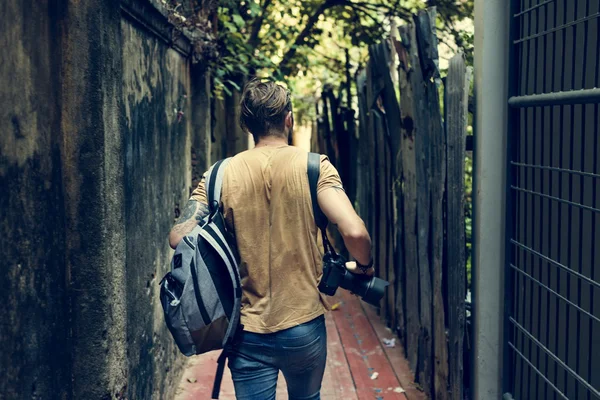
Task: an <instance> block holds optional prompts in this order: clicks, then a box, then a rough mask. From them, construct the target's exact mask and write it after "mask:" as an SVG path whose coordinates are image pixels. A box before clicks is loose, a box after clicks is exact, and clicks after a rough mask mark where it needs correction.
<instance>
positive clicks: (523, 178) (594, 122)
mask: <svg viewBox="0 0 600 400" xmlns="http://www.w3.org/2000/svg"><path fill="white" fill-rule="evenodd" d="M599 22H600V0H514V1H512V12H511V24H512V27H511V32H512V33H511V35H512V41H511V47H512V48H511V72H510V75H511V77H510V81H511V85H512V87H511V88H510V95H511V98H510V100H509V104H510V106H511V111H510V120H509V132H508V135H509V136H508V137H509V139H508V144H509V160H508V162H509V165H508V168H509V169H508V171H509V173H508V186H509V187H508V188H507V192H508V202H507V204H508V206H507V215H508V218H507V228H508V229H507V235H508V238H507V240H508V244H507V263H508V265H507V272H506V279H507V293H506V299H507V302H506V330H505V333H506V340H507V351H506V359H505V373H504V377H505V382H504V384H505V392H507V394H508V396H507V397H510V396H512V397H514V398H515V399H577V400H579V399H584V400H591V399H598V400H600V139H599V136H600V131H599V126H600V112H599V111H600V110H599V102H600V89H595V88H598V87H600V82H599V76H600V62H599V57H600V51H599V49H598V48H599V46H600V25H599Z"/></svg>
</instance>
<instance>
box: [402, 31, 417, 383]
mask: <svg viewBox="0 0 600 400" xmlns="http://www.w3.org/2000/svg"><path fill="white" fill-rule="evenodd" d="M399 30H400V35H401V38H402V44H401V46H400V47H399V51H400V52H399V54H398V57H399V58H400V70H399V81H400V112H401V117H402V137H401V143H402V145H401V148H402V150H401V152H402V184H403V190H402V196H403V208H402V210H403V214H404V215H403V216H404V221H403V226H404V229H403V234H404V262H405V275H404V276H403V278H404V279H405V280H404V281H402V282H401V283H400V285H399V286H400V288H401V289H400V290H401V292H404V299H405V310H406V314H405V330H404V331H400V337H401V338H402V340H403V344H404V348H405V349H406V357H407V358H408V362H409V365H410V368H411V370H413V371H416V369H417V361H418V350H419V332H420V331H421V324H420V316H419V284H418V283H419V264H418V251H417V230H416V228H417V172H416V159H415V129H414V128H415V123H414V120H415V116H416V113H415V109H414V108H415V104H414V97H413V91H412V86H411V84H410V80H411V75H412V74H413V73H414V72H413V71H412V70H411V69H410V61H409V60H410V56H409V52H408V49H409V48H410V38H411V34H410V27H409V26H407V25H404V26H401V27H400V29H399Z"/></svg>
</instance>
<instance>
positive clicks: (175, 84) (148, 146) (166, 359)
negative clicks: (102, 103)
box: [121, 19, 191, 399]
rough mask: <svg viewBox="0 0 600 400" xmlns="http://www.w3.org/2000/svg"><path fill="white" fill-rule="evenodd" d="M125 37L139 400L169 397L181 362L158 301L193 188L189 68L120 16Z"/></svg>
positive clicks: (133, 341)
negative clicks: (178, 221)
mask: <svg viewBox="0 0 600 400" xmlns="http://www.w3.org/2000/svg"><path fill="white" fill-rule="evenodd" d="M121 32H122V40H123V99H124V106H125V118H126V128H125V134H124V137H125V221H126V224H125V225H126V234H127V244H126V254H127V272H126V279H125V282H126V288H127V292H126V296H127V308H128V310H135V312H134V313H129V314H128V318H127V343H128V350H129V351H128V359H129V376H130V378H129V387H128V393H129V395H130V396H129V398H135V399H149V398H151V397H152V395H153V394H154V395H155V396H154V397H155V398H169V397H170V396H167V395H166V393H164V391H168V390H169V388H170V389H173V388H175V387H177V385H176V383H177V382H174V381H173V379H174V378H176V377H177V376H178V374H177V373H176V372H177V371H178V370H179V368H180V366H181V358H180V357H179V356H178V353H179V351H178V350H177V349H176V347H175V345H174V342H173V340H172V339H171V336H170V334H169V332H168V331H167V327H166V325H165V323H164V318H163V315H162V308H161V307H160V304H159V303H158V302H156V301H155V300H156V299H157V296H158V294H159V290H158V289H159V288H158V282H159V281H160V279H161V278H162V276H163V275H164V274H165V273H166V272H167V268H168V267H169V262H170V256H171V253H172V252H171V249H170V248H169V245H168V243H167V240H166V237H167V234H168V232H169V230H170V229H171V226H172V225H173V221H174V218H175V216H176V213H177V212H178V210H179V209H180V208H182V207H183V206H184V204H185V201H186V200H187V197H188V196H189V191H190V185H191V169H190V166H191V158H190V156H191V153H190V151H189V149H190V143H189V141H190V136H189V132H190V130H191V124H190V121H191V118H190V117H189V110H190V99H191V97H190V93H191V89H190V68H189V65H188V63H187V61H186V59H185V58H184V57H182V55H181V54H179V53H178V52H177V51H176V50H174V49H170V48H168V47H167V46H165V44H164V43H162V42H161V41H160V40H159V39H158V38H156V37H153V36H150V35H148V34H147V33H146V32H145V31H144V30H143V29H142V28H141V27H140V26H139V25H138V24H136V23H135V22H132V21H131V20H126V19H123V21H122V24H121ZM175 110H182V111H183V113H184V114H183V116H181V117H178V115H177V112H176V111H175ZM186 114H187V115H186ZM125 282H124V283H125ZM170 372H175V373H170Z"/></svg>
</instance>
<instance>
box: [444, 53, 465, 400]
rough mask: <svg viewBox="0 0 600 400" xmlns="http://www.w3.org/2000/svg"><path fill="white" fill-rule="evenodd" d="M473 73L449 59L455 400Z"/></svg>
mask: <svg viewBox="0 0 600 400" xmlns="http://www.w3.org/2000/svg"><path fill="white" fill-rule="evenodd" d="M470 83H471V82H470V71H467V66H466V63H465V59H464V56H463V54H457V55H456V56H454V57H453V58H452V59H451V60H450V66H449V68H448V77H447V79H446V110H447V111H446V129H447V135H448V139H447V140H448V146H447V166H448V171H447V172H448V193H447V199H448V200H447V202H448V203H447V204H448V206H447V207H448V208H447V217H446V218H447V223H446V226H447V228H446V229H447V236H448V247H447V248H448V254H447V259H448V280H447V282H448V287H447V293H448V331H449V346H448V362H449V366H448V369H449V371H448V372H449V380H448V383H449V387H450V398H451V399H452V400H462V399H463V390H462V386H463V372H464V371H463V344H464V337H465V318H466V316H465V312H466V311H465V296H466V262H465V261H466V260H465V223H464V192H465V188H464V173H465V161H464V160H465V141H466V134H467V124H468V100H469V89H470Z"/></svg>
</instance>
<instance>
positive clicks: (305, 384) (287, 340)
mask: <svg viewBox="0 0 600 400" xmlns="http://www.w3.org/2000/svg"><path fill="white" fill-rule="evenodd" d="M326 359H327V331H326V330H325V318H324V316H323V315H321V316H320V317H317V318H315V319H313V320H312V321H310V322H307V323H304V324H302V325H298V326H295V327H293V328H290V329H286V330H283V331H279V332H275V333H268V334H259V333H251V332H242V334H241V338H240V342H239V343H238V344H237V345H236V346H235V348H234V349H233V352H232V354H231V355H230V357H229V369H230V370H231V376H232V378H233V385H234V387H235V397H236V398H237V399H238V400H274V399H275V391H276V388H277V376H278V375H279V371H280V370H281V372H282V373H283V376H284V377H285V381H286V383H287V389H288V394H289V398H290V400H319V399H320V398H321V397H320V391H321V381H322V380H323V373H324V372H325V362H326Z"/></svg>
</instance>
